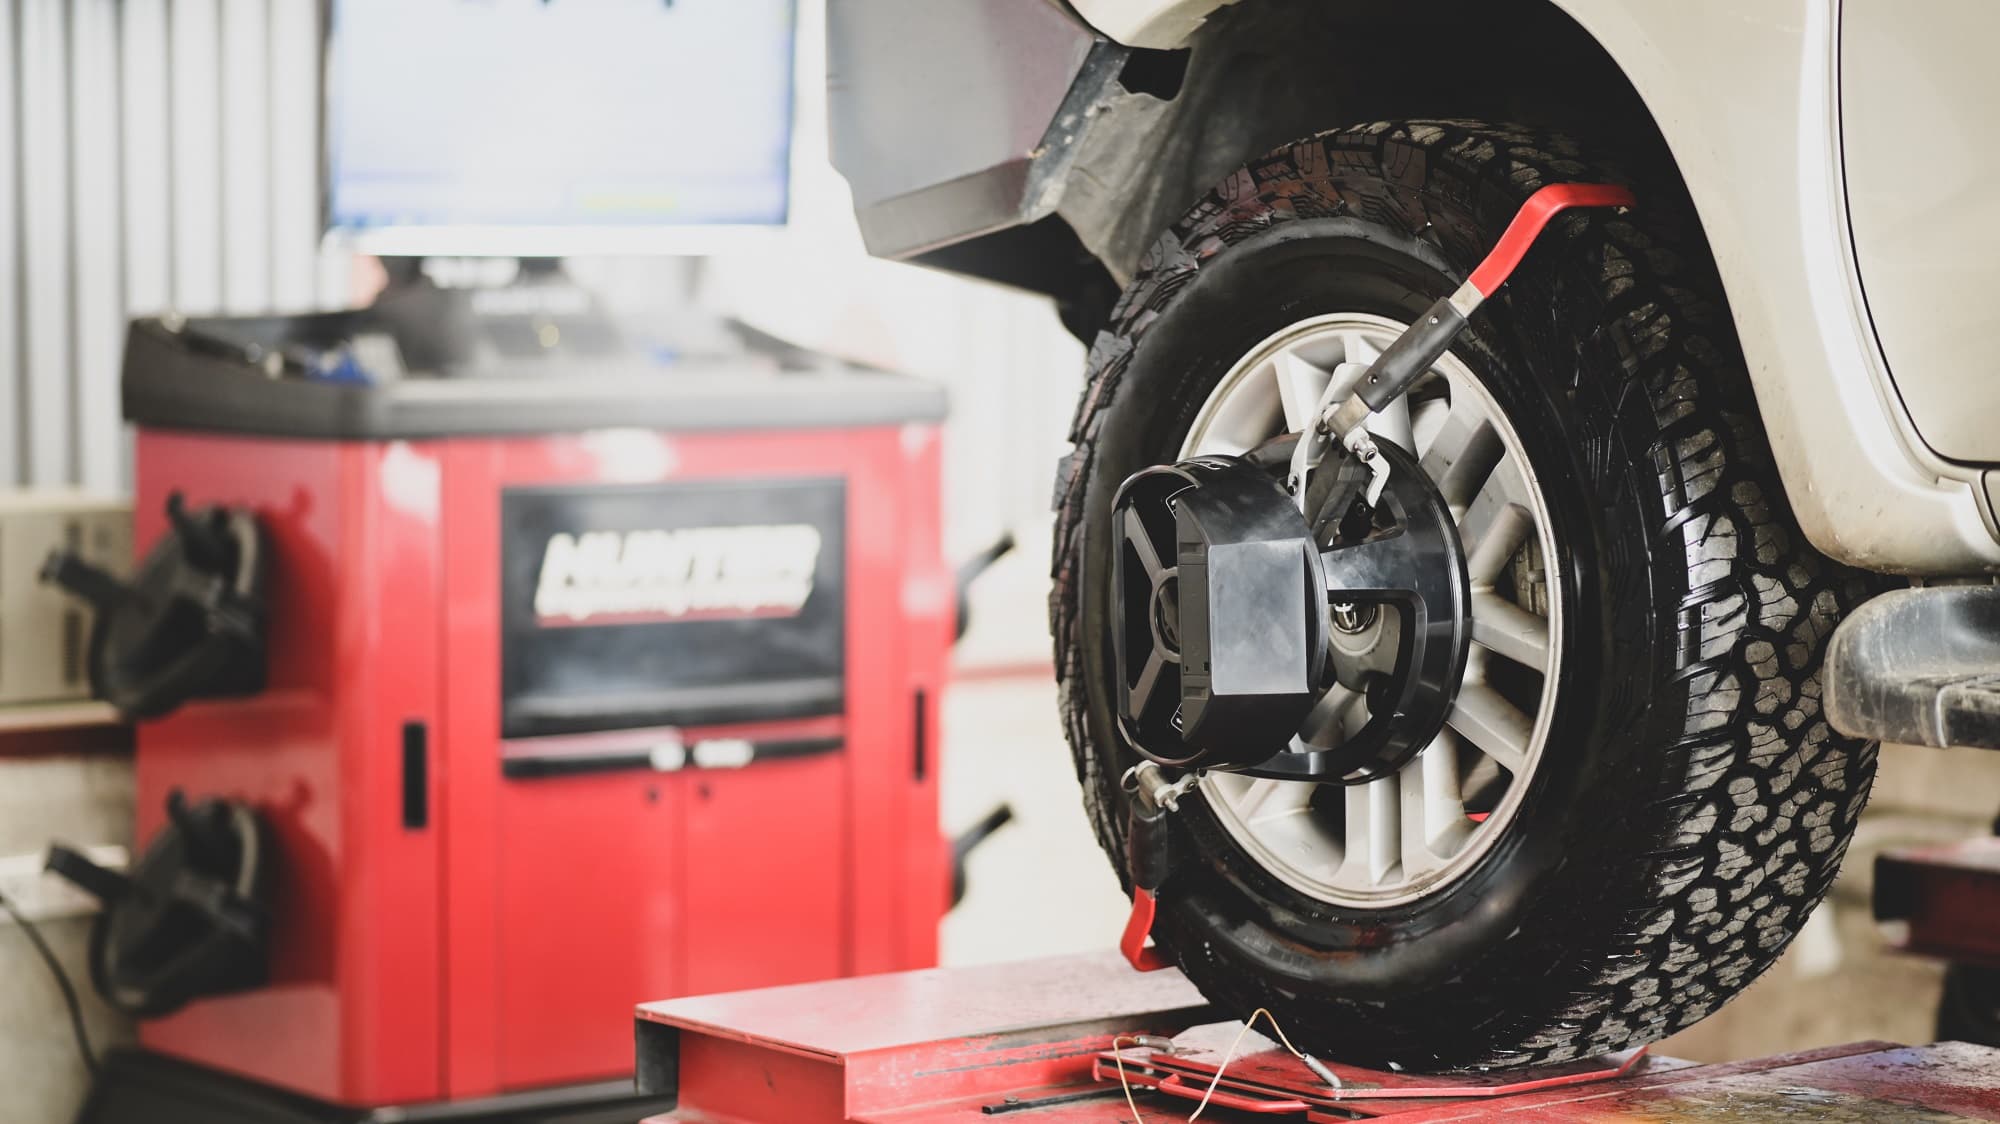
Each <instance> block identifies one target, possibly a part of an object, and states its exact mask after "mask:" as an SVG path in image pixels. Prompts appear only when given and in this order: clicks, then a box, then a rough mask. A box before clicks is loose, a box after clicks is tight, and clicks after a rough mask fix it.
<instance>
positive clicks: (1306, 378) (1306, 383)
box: [1271, 351, 1333, 433]
mask: <svg viewBox="0 0 2000 1124" xmlns="http://www.w3.org/2000/svg"><path fill="white" fill-rule="evenodd" d="M1271 365H1272V366H1273V367H1274V368H1276V375H1277V379H1278V401H1279V403H1280V404H1281V405H1282V407H1283V408H1284V411H1285V432H1287V433H1300V432H1303V431H1304V430H1305V428H1306V427H1307V426H1308V425H1311V424H1312V416H1313V408H1314V407H1315V406H1318V405H1319V396H1320V394H1321V393H1322V392H1323V391H1325V390H1326V384H1327V380H1329V379H1331V378H1332V377H1333V374H1332V372H1330V371H1327V370H1326V369H1324V368H1322V367H1318V366H1315V365H1314V364H1312V363H1310V362H1307V361H1306V360H1305V358H1304V357H1302V356H1300V355H1299V353H1298V352H1297V351H1283V352H1280V353H1279V354H1278V356H1277V358H1276V359H1274V360H1273V361H1272V364H1271Z"/></svg>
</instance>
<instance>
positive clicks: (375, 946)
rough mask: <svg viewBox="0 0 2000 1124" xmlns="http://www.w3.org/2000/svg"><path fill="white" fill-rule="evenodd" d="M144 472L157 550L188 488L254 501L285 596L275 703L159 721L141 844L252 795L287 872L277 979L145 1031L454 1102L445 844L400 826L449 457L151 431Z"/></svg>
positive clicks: (421, 700) (152, 1040) (246, 1069)
mask: <svg viewBox="0 0 2000 1124" xmlns="http://www.w3.org/2000/svg"><path fill="white" fill-rule="evenodd" d="M136 476H137V483H138V487H137V495H136V496H135V501H134V505H133V515H134V527H133V530H134V540H135V543H136V544H137V549H138V550H139V551H140V552H141V553H143V552H144V551H145V550H147V549H148V548H150V546H151V544H152V543H153V541H154V540H155V539H157V538H158V537H159V536H160V535H161V534H162V533H163V532H164V530H165V516H164V514H163V512H164V508H165V503H166V494H167V492H169V491H171V490H174V489H179V490H180V491H182V492H183V493H185V494H186V496H187V499H188V501H189V503H190V505H191V506H199V505H203V504H208V503H234V504H246V505H248V506H250V507H252V508H253V509H255V510H256V511H257V513H258V515H259V516H260V518H261V519H262V521H263V524H264V527H265V529H266V534H267V536H268V542H269V547H270V551H271V557H270V567H271V569H270V574H271V591H272V602H271V626H270V629H271V631H270V651H271V656H270V664H269V674H268V686H267V688H266V689H265V691H264V692H263V693H262V694H260V695H258V696H256V697H255V698H251V699H247V700H241V701H214V702H197V703H193V704H190V705H188V706H187V707H184V708H183V709H182V710H180V711H179V712H177V713H176V714H174V715H172V716H170V717H168V718H166V719H163V720H160V721H156V722H147V723H142V724H141V725H140V727H139V730H138V735H137V753H136V759H135V769H136V776H137V800H138V823H137V825H136V829H137V837H138V838H139V839H141V840H145V839H147V838H150V837H151V836H152V835H153V833H154V832H155V831H157V830H158V829H159V827H160V826H161V821H162V820H163V819H164V815H165V813H164V808H165V802H166V796H167V793H168V792H169V791H170V790H171V789H173V788H176V787H179V788H182V789H184V790H186V791H187V793H188V794H189V795H190V796H200V795H209V794H224V795H230V796H237V797H242V798H247V799H249V800H250V801H251V802H252V803H253V804H255V806H256V807H257V808H258V810H259V811H261V812H262V813H263V814H264V816H265V818H266V820H267V821H268V822H269V824H270V825H271V828H272V830H273V832H274V833H275V835H276V839H275V841H274V842H275V843H276V849H277V852H278V855H279V859H278V865H279V868H280V870H281V872H282V873H281V874H280V876H279V879H280V880H279V882H278V895H277V900H276V903H275V918H274V926H273V930H272V938H273V945H274V950H275V952H274V962H273V964H272V980H271V983H270V985H269V986H267V987H264V988H261V989H259V990H257V991H254V992H250V993H247V994H243V995H239V996H231V997H226V998H217V999H212V1000H207V1001H204V1002H198V1003H195V1004H193V1005H192V1006H190V1007H188V1008H187V1009H186V1010H184V1011H182V1012H181V1013H179V1014H176V1015H174V1016H172V1017H169V1018H166V1019H161V1020H157V1021H152V1022H147V1023H144V1024H142V1026H141V1028H140V1040H141V1042H143V1043H144V1044H145V1045H146V1046H148V1047H150V1048H152V1049H155V1050H159V1051H161V1052H164V1053H168V1054H172V1055H174V1056H177V1057H182V1058H186V1059H188V1060H191V1061H197V1062H203V1063H206V1064H210V1065H215V1066H218V1067H220V1068H223V1069H227V1070H230V1071H232V1072H235V1073H239V1074H242V1075H245V1076H248V1077H252V1078H256V1079H259V1080H264V1081H270V1082H275V1083H278V1084H281V1085H285V1086H287V1087H289V1088H293V1089H297V1090H300V1091H302V1092H306V1093H310V1094H313V1095H316V1096H322V1097H329V1098H338V1099H346V1100H355V1101H376V1102H391V1101H397V1100H405V1099H416V1098H426V1097H434V1096H436V1095H437V1092H438V1088H439V1078H440V1074H441V1069H442V1057H441V1048H440V1047H441V1037H440V1031H441V1024H440V1011H439V1006H438V1002H437V997H438V994H439V987H440V968H441V965H440V953H441V948H440V942H439V937H440V934H439V916H438V912H437V902H438V900H439V897H440V876H441V873H442V872H441V870H440V865H439V861H438V860H439V849H438V836H437V832H435V831H428V832H425V831H406V830H404V828H403V826H402V823H401V810H402V796H401V792H402V789H401V781H402V778H401V772H400V759H401V749H400V745H401V729H402V723H403V722H404V721H406V720H410V719H418V720H431V721H435V719H436V717H437V713H438V705H437V703H438V691H439V688H440V686H441V684H440V681H439V680H440V671H439V660H438V652H437V636H436V633H435V631H433V630H431V629H428V628H423V627H416V628H394V627H392V624H393V622H399V621H412V622H419V624H421V623H423V622H434V621H436V620H437V619H438V612H437V596H438V587H439V570H438V563H439V558H438V551H437V547H436V533H435V528H436V523H437V513H438V503H439V494H438V465H437V461H436V458H435V456H434V455H433V454H431V453H429V452H428V451H426V450H423V449H420V448H415V447H411V446H395V447H382V446H373V447H370V446H341V445H331V444H318V445H308V444H300V443H288V442H278V441H264V440H256V439H249V438H240V437H209V436H200V437H197V436H189V435H179V434H161V433H142V434H141V435H140V437H139V440H138V449H137V473H136ZM385 494H386V495H392V496H393V497H394V498H395V502H393V503H391V502H378V497H381V496H383V495H385ZM435 779H436V776H435V770H433V780H434V781H435Z"/></svg>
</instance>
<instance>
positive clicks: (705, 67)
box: [325, 0, 794, 231]
mask: <svg viewBox="0 0 2000 1124" xmlns="http://www.w3.org/2000/svg"><path fill="white" fill-rule="evenodd" d="M332 20H333V23H332V42H331V50H330V56H329V62H328V76H327V98H328V100H327V105H326V130H327V133H326V138H325V139H326V160H327V174H328V185H327V202H328V209H329V218H330V222H331V225H332V226H333V227H335V228H336V229H340V230H345V231H368V230H379V229H382V228H415V229H425V228H471V227H485V228H513V227H538V228H575V227H593V228H603V227H612V228H618V227H661V226H709V225H717V224H729V225H756V226H765V225H778V224H782V223H783V222H784V221H785V217H786V206H787V202H788V194H789V193H788V187H789V164H790V152H791V127H792V51H793V36H794V10H793V0H334V3H333V6H332Z"/></svg>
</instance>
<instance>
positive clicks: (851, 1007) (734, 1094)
mask: <svg viewBox="0 0 2000 1124" xmlns="http://www.w3.org/2000/svg"><path fill="white" fill-rule="evenodd" d="M1198 1002H1199V996H1198V995H1197V994H1196V993H1195V992H1194V991H1193V989H1192V988H1191V987H1190V986H1189V985H1188V984H1187V982H1186V981H1185V980H1184V979H1182V978H1181V976H1180V974H1179V973H1178V972H1158V973H1148V974H1145V975H1141V974H1138V973H1135V972H1132V971H1131V970H1130V969H1129V968H1128V967H1127V966H1126V965H1125V964H1124V963H1123V961H1122V960H1121V959H1119V958H1118V957H1116V956H1113V955H1109V954H1107V955H1103V956H1097V957H1072V958H1062V959H1056V960H1046V961H1030V962H1026V963H1021V964H1008V965H993V966H987V967H980V968H954V969H935V970H931V971H927V972H914V973H903V974H899V975H890V976H880V977H872V978H868V979H859V980H843V981H833V982H828V983H819V984H810V985H803V986H797V987H788V988H775V989H769V990H764V991H751V992H743V993H739V994H734V995H719V996H706V997H702V998H697V999H684V1000H674V1001H670V1002H665V1003H654V1004H648V1005H646V1006H644V1007H641V1008H640V1009H639V1013H638V1015H639V1018H640V1019H641V1020H643V1021H646V1022H652V1023H658V1024H663V1025H665V1026H668V1027H672V1028H675V1030H676V1032H677V1037H676V1040H675V1041H674V1043H673V1047H672V1048H673V1049H674V1050H675V1051H676V1053H677V1056H678V1058H679V1061H680V1085H679V1090H680V1098H681V1099H680V1106H679V1107H678V1108H676V1109H675V1110H674V1111H673V1112H671V1113H668V1114H666V1115H664V1116H660V1117H655V1118H653V1119H652V1120H650V1121H648V1122H647V1124H971V1122H973V1121H994V1120H1002V1121H1004V1120H1010V1119H1018V1120H1020V1121H1023V1122H1024V1124H1025V1122H1027V1121H1033V1122H1034V1124H1115V1122H1116V1124H1123V1122H1129V1121H1130V1120H1131V1119H1132V1114H1131V1110H1130V1109H1129V1108H1127V1107H1126V1102H1125V1096H1124V1093H1123V1092H1122V1091H1121V1089H1120V1087H1119V1085H1118V1084H1117V1083H1116V1080H1115V1075H1114V1077H1113V1079H1112V1080H1109V1081H1098V1080H1093V1079H1092V1077H1091V1066H1092V1064H1093V1062H1095V1061H1096V1060H1098V1059H1099V1058H1101V1057H1102V1056H1104V1051H1106V1050H1108V1049H1109V1048H1110V1043H1111V1040H1112V1038H1113V1037H1114V1036H1124V1035H1133V1034H1140V1033H1151V1034H1158V1035H1170V1036H1175V1037H1176V1039H1177V1041H1178V1042H1181V1043H1185V1044H1187V1045H1188V1046H1189V1047H1191V1048H1192V1050H1193V1051H1194V1052H1192V1053H1191V1054H1190V1056H1189V1062H1190V1064H1197V1065H1198V1064H1200V1059H1201V1058H1203V1057H1210V1056H1212V1055H1214V1054H1215V1053H1216V1052H1217V1051H1219V1050H1223V1049H1226V1046H1227V1040H1228V1038H1230V1037H1231V1036H1233V1034H1234V1032H1235V1030H1236V1025H1235V1024H1229V1025H1227V1026H1205V1027H1201V1028H1198V1029H1196V1030H1194V1031H1186V1032H1185V1033H1184V1030H1185V1028H1186V1027H1187V1026H1188V1025H1189V1023H1190V1022H1191V1021H1205V1018H1206V1017H1208V1013H1207V1012H1205V1011H1203V1010H1202V1009H1200V1008H1199V1007H1198V1006H1190V1004H1196V1003H1198ZM644 1041H646V1038H645V1037H642V1042H644ZM1249 1041H1252V1042H1257V1041H1258V1040H1257V1039H1250V1040H1249ZM644 1048H647V1047H644V1046H642V1049H644ZM656 1048H657V1047H656ZM1127 1049H1128V1052H1131V1053H1133V1054H1134V1056H1135V1057H1136V1056H1138V1052H1137V1051H1135V1050H1132V1049H1131V1048H1130V1047H1129V1046H1128V1047H1127ZM1619 1060H1620V1062H1621V1063H1623V1062H1624V1061H1627V1060H1631V1061H1633V1065H1632V1068H1631V1069H1630V1070H1629V1071H1627V1072H1626V1073H1625V1075H1623V1076H1618V1075H1616V1074H1615V1073H1614V1074H1613V1075H1611V1076H1609V1077H1606V1078H1604V1079H1601V1080H1598V1081H1595V1082H1594V1083H1590V1084H1574V1083H1573V1082H1574V1081H1575V1080H1576V1074H1577V1073H1579V1072H1582V1070H1581V1069H1579V1068H1577V1067H1570V1068H1567V1069H1564V1068H1560V1067H1559V1068H1558V1069H1557V1070H1546V1069H1537V1070H1531V1071H1525V1072H1518V1073H1509V1074H1502V1075H1492V1076H1490V1077H1454V1078H1430V1077H1420V1076H1417V1075H1413V1074H1399V1073H1384V1072H1376V1071H1368V1070H1360V1069H1356V1068H1353V1067H1344V1066H1338V1065H1336V1066H1334V1068H1335V1070H1336V1071H1337V1072H1339V1073H1341V1074H1342V1075H1343V1077H1344V1079H1346V1080H1347V1081H1348V1082H1349V1083H1350V1085H1351V1086H1361V1085H1371V1086H1376V1087H1387V1086H1391V1085H1400V1086H1402V1087H1403V1088H1404V1089H1406V1090H1417V1089H1422V1088H1425V1087H1427V1086H1428V1087H1435V1088H1443V1087H1454V1088H1458V1089H1459V1090H1460V1097H1459V1099H1365V1098H1355V1099H1351V1100H1346V1101H1343V1102H1342V1103H1340V1104H1338V1105H1337V1106H1333V1105H1323V1104H1322V1103H1321V1102H1320V1101H1319V1100H1318V1098H1313V1097H1305V1096H1300V1097H1289V1098H1288V1095H1286V1094H1283V1093H1282V1092H1280V1093H1279V1094H1277V1095H1275V1096H1260V1095H1258V1094H1259V1081H1260V1079H1263V1078H1271V1077H1273V1076H1275V1075H1278V1074H1279V1072H1280V1071H1282V1080H1283V1081H1284V1082H1286V1083H1291V1084H1296V1085H1298V1086H1299V1087H1300V1088H1302V1089H1308V1090H1310V1089H1311V1088H1312V1087H1311V1086H1309V1085H1308V1084H1306V1083H1305V1082H1300V1081H1298V1075H1299V1074H1301V1073H1303V1072H1304V1071H1303V1069H1302V1068H1301V1067H1298V1065H1297V1063H1296V1061H1295V1060H1294V1059H1292V1058H1291V1057H1290V1056H1289V1055H1284V1056H1283V1059H1282V1061H1279V1060H1278V1059H1272V1058H1261V1060H1260V1058H1259V1056H1257V1055H1253V1056H1252V1057H1250V1058H1239V1059H1237V1060H1236V1061H1235V1062H1232V1063H1231V1066H1230V1073H1229V1074H1226V1075H1225V1078H1224V1085H1223V1089H1224V1094H1226V1095H1218V1097H1217V1099H1216V1101H1215V1104H1214V1105H1212V1106H1211V1110H1210V1113H1214V1115H1215V1116H1216V1118H1218V1119H1220V1118H1222V1117H1223V1116H1225V1115H1229V1114H1225V1113H1215V1112H1214V1110H1215V1108H1216V1107H1218V1106H1224V1105H1227V1106H1228V1107H1230V1108H1233V1109H1234V1110H1235V1111H1236V1112H1237V1113H1241V1114H1247V1115H1246V1117H1245V1118H1250V1117H1256V1118H1264V1119H1272V1120H1289V1121H1296V1122H1300V1124H1334V1122H1336V1121H1345V1120H1350V1119H1353V1118H1355V1117H1356V1116H1361V1117H1382V1116H1388V1117H1393V1118H1394V1119H1395V1121H1396V1122H1397V1124H1441V1122H1444V1121H1471V1120H1493V1119H1503V1120H1511V1121H1521V1122H1522V1124H1554V1122H1558V1121H1562V1122H1570V1121H1577V1122H1583V1121H1592V1122H1602V1121H1613V1120H1645V1121H1663V1120H1720V1119H1729V1120H1774V1121H1795V1120H1857V1121H1859V1120H1889V1119H1908V1120H1918V1119H1921V1120H1926V1121H1930V1120H1938V1121H1943V1120H1954V1119H1965V1120H2000V1051H1996V1050H1992V1049H1989V1048H1986V1047H1979V1046H1968V1045H1965V1044H1963V1043H1943V1044H1939V1045H1935V1046H1919V1047H1898V1046H1894V1045H1892V1044H1889V1043H1881V1042H1869V1043H1857V1044H1855V1045H1851V1046H1842V1047H1833V1048H1829V1049H1824V1050H1815V1051H1809V1052H1806V1053H1802V1054H1794V1055H1787V1056H1781V1057H1775V1058H1764V1059H1758V1060H1755V1061H1747V1062H1740V1063H1734V1064H1729V1065H1706V1066H1697V1065H1691V1064H1689V1063H1687V1062H1680V1061H1675V1060H1672V1059H1662V1058H1647V1059H1644V1060H1643V1061H1637V1060H1635V1059H1624V1058H1621V1059H1619ZM1210 1072H1212V1070H1211V1071H1210ZM1231 1074H1233V1075H1235V1076H1236V1077H1237V1078H1240V1080H1236V1081H1232V1080H1231V1076H1230V1075H1231ZM1177 1077H1178V1079H1179V1080H1181V1081H1183V1082H1184V1083H1185V1084H1186V1085H1187V1086H1188V1088H1187V1089H1186V1090H1185V1091H1186V1092H1189V1093H1192V1094H1193V1096H1192V1097H1191V1098H1190V1099H1186V1100H1173V1101H1169V1100H1166V1099H1164V1098H1162V1097H1160V1096H1157V1095H1152V1094H1148V1093H1146V1092H1144V1091H1143V1090H1137V1091H1136V1095H1137V1096H1139V1097H1140V1098H1142V1099H1141V1100H1140V1101H1139V1108H1140V1112H1141V1114H1142V1116H1143V1119H1144V1120H1146V1121H1148V1122H1157V1124H1173V1122H1175V1121H1186V1120H1187V1118H1188V1116H1189V1115H1190V1114H1191V1113H1192V1112H1193V1111H1194V1107H1195V1104H1194V1102H1195V1100H1198V1099H1199V1095H1200V1091H1201V1089H1202V1088H1203V1087H1205V1081H1203V1080H1202V1079H1201V1078H1199V1077H1198V1076H1197V1075H1196V1074H1194V1073H1192V1072H1188V1073H1183V1074H1179V1075H1177ZM1551 1082H1572V1083H1571V1084H1566V1085H1561V1086H1559V1087H1550V1083H1551ZM1480 1084H1484V1085H1485V1086H1486V1088H1485V1089H1484V1090H1482V1091H1483V1092H1484V1094H1485V1095H1482V1096H1478V1097H1475V1098H1473V1099H1464V1096H1463V1094H1464V1089H1465V1088H1466V1087H1468V1086H1477V1085H1480ZM1318 1088H1319V1089H1321V1090H1322V1091H1323V1090H1324V1086H1319V1087H1318ZM1495 1090H1504V1093H1501V1092H1496V1091H1495ZM1309 1100H1310V1101H1312V1102H1313V1103H1307V1102H1308V1101H1309ZM994 1110H999V1111H994ZM1017 1110H1018V1111H1020V1113H1021V1114H1020V1115H1019V1116H1018V1117H1016V1116H1013V1115H1011V1113H1012V1112H1013V1111H1017ZM1210 1113H1204V1119H1206V1118H1208V1117H1209V1115H1210ZM1231 1118H1234V1117H1231Z"/></svg>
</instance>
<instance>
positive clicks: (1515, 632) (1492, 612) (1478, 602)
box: [1472, 588, 1549, 673]
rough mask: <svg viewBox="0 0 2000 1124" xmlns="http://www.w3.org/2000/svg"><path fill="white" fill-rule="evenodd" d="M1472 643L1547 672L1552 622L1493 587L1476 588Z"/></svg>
mask: <svg viewBox="0 0 2000 1124" xmlns="http://www.w3.org/2000/svg"><path fill="white" fill-rule="evenodd" d="M1472 642H1473V643H1475V644H1478V645H1480V646H1481V647H1484V648H1487V649H1489V650H1491V651H1493V652H1496V653H1498V654H1500V655H1502V656H1505V657H1506V658H1508V659H1510V660H1513V661H1514V662H1515V663H1518V664H1521V665H1523V666H1526V667H1532V668H1534V669H1535V670H1536V671H1540V672H1544V673H1546V672H1547V671H1548V669H1549V622H1548V621H1546V620H1544V619H1543V618H1541V617H1539V616H1536V615H1535V614H1533V613H1531V612H1529V611H1528V610H1526V609H1523V608H1521V607H1520V606H1519V605H1516V604H1514V603H1513V602H1512V601H1509V600H1507V599H1506V598H1504V597H1502V596H1500V595H1499V594H1497V593H1494V592H1492V591H1490V590H1485V589H1477V588H1475V589H1474V590H1473V591H1472Z"/></svg>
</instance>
